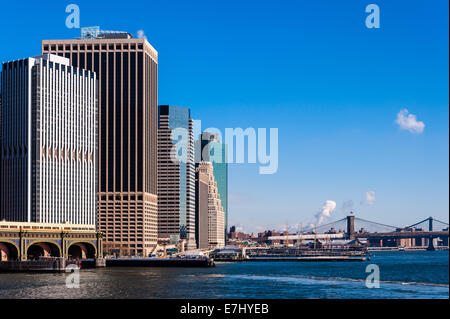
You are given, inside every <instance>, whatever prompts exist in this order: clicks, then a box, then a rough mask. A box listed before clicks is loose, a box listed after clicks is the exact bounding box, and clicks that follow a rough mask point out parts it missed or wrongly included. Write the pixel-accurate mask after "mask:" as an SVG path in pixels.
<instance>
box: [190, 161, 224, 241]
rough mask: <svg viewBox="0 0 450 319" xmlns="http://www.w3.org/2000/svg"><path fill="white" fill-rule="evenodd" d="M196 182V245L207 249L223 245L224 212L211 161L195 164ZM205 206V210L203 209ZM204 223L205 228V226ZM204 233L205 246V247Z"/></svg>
mask: <svg viewBox="0 0 450 319" xmlns="http://www.w3.org/2000/svg"><path fill="white" fill-rule="evenodd" d="M196 182H197V191H196V194H197V196H198V197H197V203H198V204H197V206H196V207H197V211H196V215H197V216H198V218H199V221H198V222H197V226H198V230H197V232H198V234H199V240H198V247H199V248H209V249H213V248H217V247H223V246H225V213H224V211H223V207H222V202H221V200H220V194H219V191H218V187H217V183H216V181H215V178H214V167H213V165H212V163H210V162H200V163H199V164H198V165H197V168H196ZM206 186H207V187H206ZM205 202H206V203H207V205H206V204H205ZM206 208H207V211H205V209H206ZM205 219H206V220H207V223H206V220H205ZM206 225H207V228H205V226H206ZM206 234H207V245H208V246H207V247H205V246H206Z"/></svg>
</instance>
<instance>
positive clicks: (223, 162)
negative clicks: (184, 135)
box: [197, 132, 228, 241]
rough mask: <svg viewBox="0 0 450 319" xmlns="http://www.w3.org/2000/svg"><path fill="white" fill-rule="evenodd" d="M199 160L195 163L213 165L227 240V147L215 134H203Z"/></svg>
mask: <svg viewBox="0 0 450 319" xmlns="http://www.w3.org/2000/svg"><path fill="white" fill-rule="evenodd" d="M200 143H201V153H200V154H201V158H200V157H199V156H197V162H199V161H205V162H211V163H212V165H213V173H214V179H215V181H216V183H217V190H218V192H219V195H220V200H221V203H222V207H223V211H224V214H225V241H226V240H227V238H226V234H227V227H228V226H227V225H228V163H227V145H226V144H223V143H221V142H220V140H219V137H218V135H217V134H214V133H211V132H203V134H202V136H201V138H200Z"/></svg>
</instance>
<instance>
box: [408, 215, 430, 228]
mask: <svg viewBox="0 0 450 319" xmlns="http://www.w3.org/2000/svg"><path fill="white" fill-rule="evenodd" d="M429 219H430V218H429V217H428V218H425V219H424V220H422V221H420V222H418V223H415V224H412V225H409V226H406V227H404V228H410V227H414V226H417V225H419V224H422V223H424V222H426V221H428V220H429Z"/></svg>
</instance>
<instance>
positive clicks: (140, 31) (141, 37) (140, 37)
mask: <svg viewBox="0 0 450 319" xmlns="http://www.w3.org/2000/svg"><path fill="white" fill-rule="evenodd" d="M137 37H138V39H147V37H146V36H145V33H144V30H138V32H137Z"/></svg>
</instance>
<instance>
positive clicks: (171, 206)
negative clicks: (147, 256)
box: [158, 105, 196, 249]
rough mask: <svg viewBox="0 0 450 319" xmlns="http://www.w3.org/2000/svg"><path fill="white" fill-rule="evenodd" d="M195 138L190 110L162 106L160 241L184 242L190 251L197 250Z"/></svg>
mask: <svg viewBox="0 0 450 319" xmlns="http://www.w3.org/2000/svg"><path fill="white" fill-rule="evenodd" d="M193 134H194V133H193V121H192V119H191V117H190V110H189V109H188V108H183V107H177V106H169V105H160V106H159V123H158V237H159V238H161V239H164V238H165V239H167V238H169V239H172V240H178V239H182V240H183V239H184V240H186V248H187V249H193V248H195V247H196V239H195V163H194V135H193ZM177 146H178V148H176V147H177Z"/></svg>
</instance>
